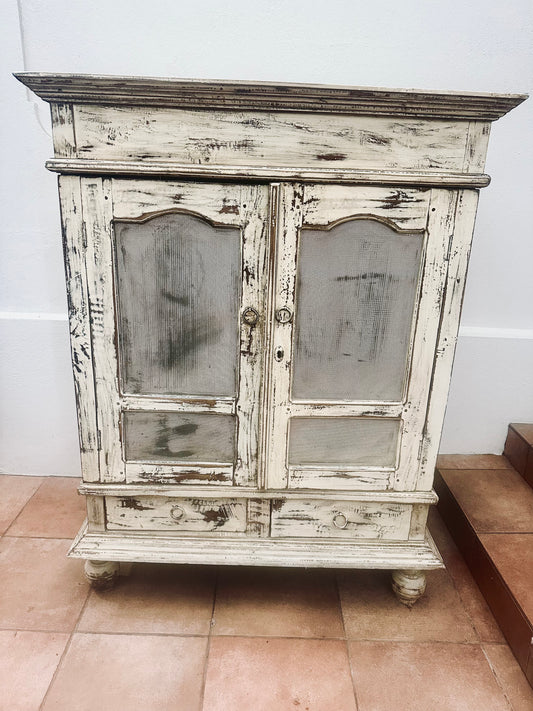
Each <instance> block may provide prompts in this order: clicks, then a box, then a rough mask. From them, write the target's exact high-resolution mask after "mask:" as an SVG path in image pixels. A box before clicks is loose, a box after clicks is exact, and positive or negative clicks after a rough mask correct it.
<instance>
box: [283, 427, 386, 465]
mask: <svg viewBox="0 0 533 711" xmlns="http://www.w3.org/2000/svg"><path fill="white" fill-rule="evenodd" d="M399 431H400V421H399V420H381V419H369V418H361V417H293V418H292V419H291V421H290V429H289V464H290V465H306V464H317V465H320V464H323V465H330V466H335V465H339V466H342V465H353V466H354V467H355V466H381V467H393V466H394V465H395V462H396V448H397V443H398V434H399Z"/></svg>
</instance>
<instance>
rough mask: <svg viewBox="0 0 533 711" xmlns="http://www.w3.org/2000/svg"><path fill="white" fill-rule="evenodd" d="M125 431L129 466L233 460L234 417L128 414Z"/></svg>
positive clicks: (158, 413) (155, 413)
mask: <svg viewBox="0 0 533 711" xmlns="http://www.w3.org/2000/svg"><path fill="white" fill-rule="evenodd" d="M123 429H124V442H125V455H126V460H127V461H130V462H132V461H137V462H218V463H228V464H231V463H232V462H233V460H234V456H235V429H236V420H235V416H234V415H218V414H206V413H202V414H186V413H183V412H145V411H129V412H125V413H124V415H123Z"/></svg>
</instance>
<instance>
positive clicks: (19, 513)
mask: <svg viewBox="0 0 533 711" xmlns="http://www.w3.org/2000/svg"><path fill="white" fill-rule="evenodd" d="M6 476H10V475H9V474H7V475H6ZM39 478H40V479H41V478H42V481H41V483H40V484H39V486H38V487H37V488H36V489H35V491H34V492H33V494H32V495H31V496H30V498H29V499H28V500H27V501H26V503H25V504H24V505H23V506H22V508H21V509H20V511H19V512H18V514H17V515H16V516H15V518H14V519H13V520H12V521H11V523H10V524H9V526H8V527H7V528H6V530H5V531H4V533H3V534H2V538H24V536H13V535H9V530H10V529H11V528H12V526H14V525H15V523H16V522H17V520H18V519H19V517H20V516H21V515H22V512H23V511H24V509H25V508H26V506H27V505H28V504H29V503H30V501H32V499H33V497H34V496H35V495H36V494H37V492H38V491H39V489H40V488H41V486H42V485H43V484H44V482H45V481H46V477H39ZM29 537H30V536H28V538H29ZM35 538H39V536H35Z"/></svg>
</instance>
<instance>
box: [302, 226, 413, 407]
mask: <svg viewBox="0 0 533 711" xmlns="http://www.w3.org/2000/svg"><path fill="white" fill-rule="evenodd" d="M422 248H423V235H422V234H421V233H407V234H402V233H398V232H397V231H394V230H393V229H392V228H391V227H389V226H388V225H387V224H384V223H383V222H378V221H377V220H373V219H351V220H347V221H346V222H342V223H341V224H337V225H335V226H334V227H332V228H330V229H320V230H319V229H309V228H304V229H301V230H300V233H299V244H298V263H297V276H296V306H295V313H296V314H297V318H296V319H295V337H294V339H295V340H294V355H293V358H294V360H293V381H292V394H293V397H294V398H297V399H302V400H351V401H364V400H391V401H394V400H397V401H398V400H400V399H401V398H402V396H403V391H404V386H405V375H406V370H407V367H406V366H407V356H408V351H409V343H410V336H411V326H412V323H413V313H414V306H415V299H416V291H417V287H418V275H419V272H420V259H421V255H422Z"/></svg>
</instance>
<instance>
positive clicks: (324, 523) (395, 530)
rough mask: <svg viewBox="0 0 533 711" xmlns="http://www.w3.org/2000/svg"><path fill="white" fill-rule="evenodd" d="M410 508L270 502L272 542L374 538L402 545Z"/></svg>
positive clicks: (407, 530)
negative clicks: (399, 542) (274, 540)
mask: <svg viewBox="0 0 533 711" xmlns="http://www.w3.org/2000/svg"><path fill="white" fill-rule="evenodd" d="M411 511H412V506H411V505H410V504H394V503H375V502H359V501H331V500H328V501H321V500H316V499H315V500H313V499H289V500H287V501H283V500H279V499H278V500H274V501H272V512H271V536H272V537H273V538H316V537H324V538H375V539H379V540H386V541H396V540H402V541H405V540H407V539H408V538H409V529H410V524H411Z"/></svg>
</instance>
